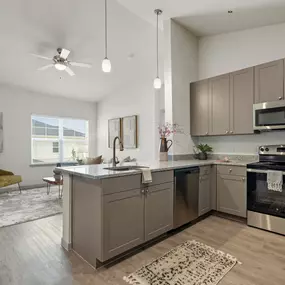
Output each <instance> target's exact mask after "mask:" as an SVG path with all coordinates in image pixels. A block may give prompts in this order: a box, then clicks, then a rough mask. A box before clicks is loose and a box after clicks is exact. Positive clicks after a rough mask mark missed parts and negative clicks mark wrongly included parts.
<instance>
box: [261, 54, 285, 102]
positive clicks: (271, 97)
mask: <svg viewBox="0 0 285 285" xmlns="http://www.w3.org/2000/svg"><path fill="white" fill-rule="evenodd" d="M283 98H284V63H283V59H281V60H276V61H272V62H269V63H265V64H261V65H258V66H256V67H255V103H263V102H270V101H278V100H282V99H283Z"/></svg>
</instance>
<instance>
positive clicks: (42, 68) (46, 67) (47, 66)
mask: <svg viewBox="0 0 285 285" xmlns="http://www.w3.org/2000/svg"><path fill="white" fill-rule="evenodd" d="M50 67H53V64H48V65H45V66H43V67H40V68H38V70H40V71H42V70H46V69H48V68H50Z"/></svg>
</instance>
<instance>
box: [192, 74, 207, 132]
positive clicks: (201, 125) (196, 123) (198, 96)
mask: <svg viewBox="0 0 285 285" xmlns="http://www.w3.org/2000/svg"><path fill="white" fill-rule="evenodd" d="M190 101H191V102H190V115H191V134H192V136H206V135H208V134H209V80H202V81H199V82H195V83H193V84H191V100H190Z"/></svg>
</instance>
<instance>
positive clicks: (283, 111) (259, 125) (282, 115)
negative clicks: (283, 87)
mask: <svg viewBox="0 0 285 285" xmlns="http://www.w3.org/2000/svg"><path fill="white" fill-rule="evenodd" d="M282 129H285V100H280V101H275V102H265V103H260V104H254V105H253V130H254V131H270V130H282Z"/></svg>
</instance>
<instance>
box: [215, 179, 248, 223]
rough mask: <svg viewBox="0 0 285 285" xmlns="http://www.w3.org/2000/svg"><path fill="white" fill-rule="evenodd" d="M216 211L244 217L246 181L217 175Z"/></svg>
mask: <svg viewBox="0 0 285 285" xmlns="http://www.w3.org/2000/svg"><path fill="white" fill-rule="evenodd" d="M217 194H218V195H217V210H218V211H220V212H224V213H228V214H232V215H235V216H240V217H244V218H245V217H246V179H245V177H240V176H229V175H218V177H217Z"/></svg>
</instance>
